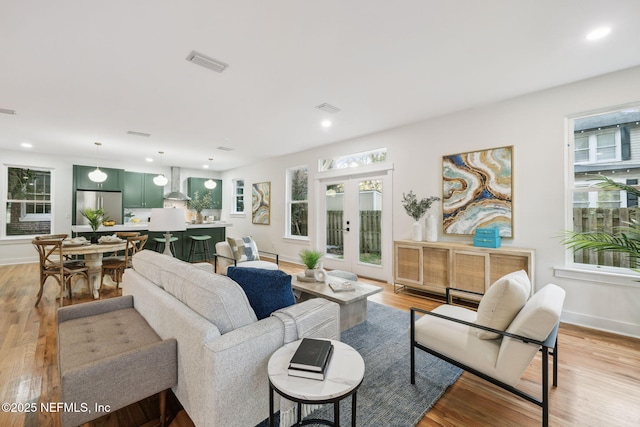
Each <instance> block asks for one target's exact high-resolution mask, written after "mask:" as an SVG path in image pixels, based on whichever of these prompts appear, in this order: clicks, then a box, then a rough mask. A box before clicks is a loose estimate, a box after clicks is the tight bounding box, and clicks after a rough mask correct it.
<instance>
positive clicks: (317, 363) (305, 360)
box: [287, 338, 333, 380]
mask: <svg viewBox="0 0 640 427" xmlns="http://www.w3.org/2000/svg"><path fill="white" fill-rule="evenodd" d="M332 353H333V344H331V341H327V340H317V339H313V338H303V339H302V342H301V343H300V346H298V349H297V350H296V352H295V353H294V354H293V357H292V358H291V361H290V362H289V369H288V370H287V371H288V373H289V375H291V376H293V377H302V378H311V379H314V380H324V376H325V373H326V371H327V368H328V366H329V361H330V360H331V354H332Z"/></svg>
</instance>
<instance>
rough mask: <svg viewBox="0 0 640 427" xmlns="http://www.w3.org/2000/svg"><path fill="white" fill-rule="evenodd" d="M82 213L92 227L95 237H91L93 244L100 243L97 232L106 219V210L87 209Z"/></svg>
mask: <svg viewBox="0 0 640 427" xmlns="http://www.w3.org/2000/svg"><path fill="white" fill-rule="evenodd" d="M80 213H81V214H82V216H83V217H85V218H87V221H89V226H91V230H93V235H92V236H91V243H98V235H97V233H96V232H97V231H98V228H99V227H100V224H102V221H104V220H105V219H106V217H105V215H104V210H103V209H92V208H85V209H82V210H81V211H80Z"/></svg>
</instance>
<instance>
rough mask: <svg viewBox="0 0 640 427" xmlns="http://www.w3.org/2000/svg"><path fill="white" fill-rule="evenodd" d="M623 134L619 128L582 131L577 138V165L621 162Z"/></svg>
mask: <svg viewBox="0 0 640 427" xmlns="http://www.w3.org/2000/svg"><path fill="white" fill-rule="evenodd" d="M621 151H622V150H621V132H620V129H619V128H613V129H606V130H591V131H587V133H585V131H584V130H583V131H581V132H580V133H579V134H578V135H576V137H575V163H576V164H589V163H600V162H611V161H620V160H622V158H621Z"/></svg>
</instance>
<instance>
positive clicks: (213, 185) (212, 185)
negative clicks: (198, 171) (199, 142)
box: [204, 157, 218, 190]
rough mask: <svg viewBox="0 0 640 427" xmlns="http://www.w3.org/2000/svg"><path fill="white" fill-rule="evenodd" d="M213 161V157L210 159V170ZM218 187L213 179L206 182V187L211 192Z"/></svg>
mask: <svg viewBox="0 0 640 427" xmlns="http://www.w3.org/2000/svg"><path fill="white" fill-rule="evenodd" d="M212 161H213V159H212V158H211V157H209V170H211V167H212V166H211V162H212ZM216 185H218V184H217V183H216V182H215V181H214V180H213V179H211V178H209V179H208V180H207V181H205V182H204V186H205V187H206V188H208V189H209V190H213V189H214V188H216Z"/></svg>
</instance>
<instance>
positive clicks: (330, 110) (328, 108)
mask: <svg viewBox="0 0 640 427" xmlns="http://www.w3.org/2000/svg"><path fill="white" fill-rule="evenodd" d="M316 108H318V109H320V110H322V111H325V112H327V113H331V114H335V113H337V112H339V111H342V110H341V109H340V108H338V107H334V106H333V105H331V104H327V103H326V102H325V103H324V104H320V105H317V106H316Z"/></svg>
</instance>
